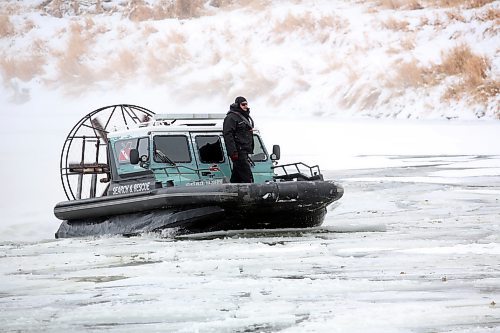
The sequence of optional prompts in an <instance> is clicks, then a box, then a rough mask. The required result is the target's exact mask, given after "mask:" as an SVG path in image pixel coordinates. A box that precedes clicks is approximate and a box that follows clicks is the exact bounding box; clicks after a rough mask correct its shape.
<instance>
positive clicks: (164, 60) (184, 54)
mask: <svg viewBox="0 0 500 333" xmlns="http://www.w3.org/2000/svg"><path fill="white" fill-rule="evenodd" d="M189 59H191V55H190V53H189V51H188V50H187V49H186V48H185V46H184V45H183V44H178V45H171V46H170V47H169V48H165V49H160V50H156V52H150V53H149V54H148V55H147V56H146V62H145V65H146V70H147V74H148V76H149V77H150V78H151V79H152V80H154V81H156V82H162V81H163V80H165V78H166V76H167V74H168V73H169V72H170V71H172V70H173V69H174V68H178V67H181V66H182V65H184V64H185V63H186V62H187V61H189Z"/></svg>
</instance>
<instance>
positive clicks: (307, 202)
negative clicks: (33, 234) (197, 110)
mask: <svg viewBox="0 0 500 333" xmlns="http://www.w3.org/2000/svg"><path fill="white" fill-rule="evenodd" d="M224 116H225V115H224V114H155V113H154V112H152V111H150V110H148V109H146V108H143V107H140V106H135V105H128V104H119V105H111V106H106V107H103V108H100V109H97V110H94V111H92V112H90V113H88V114H87V115H86V116H84V117H83V118H82V119H80V121H79V122H78V123H76V125H75V126H74V127H73V128H72V129H71V131H70V132H69V134H68V135H67V137H66V140H65V141H64V145H63V148H62V151H61V159H60V175H61V182H62V187H63V190H64V193H65V194H66V197H67V200H66V201H63V202H60V203H58V204H56V206H55V207H54V214H55V216H56V217H57V218H58V219H60V220H62V223H61V225H60V227H59V229H58V231H57V232H56V238H66V237H86V236H100V235H107V234H119V235H136V234H141V233H146V232H159V231H160V232H161V231H163V230H166V229H171V228H175V230H176V231H177V232H179V233H200V232H213V231H222V230H244V229H252V230H254V229H278V228H309V227H317V226H320V225H321V224H322V223H323V220H324V217H325V214H326V212H327V209H326V208H327V206H328V205H330V204H331V203H332V202H334V201H336V200H338V199H340V198H341V197H342V195H343V192H344V190H343V188H342V186H341V185H339V184H338V183H336V182H334V181H330V180H324V179H323V174H322V173H321V171H320V168H319V166H317V165H315V166H309V165H306V164H305V163H302V162H297V163H291V164H281V165H280V164H278V160H279V159H280V146H279V145H274V146H273V147H272V151H268V150H267V148H266V146H265V145H264V142H263V140H262V138H261V135H260V132H259V131H258V130H255V131H254V133H253V138H254V145H255V150H254V154H252V155H251V156H250V162H251V165H252V173H253V177H254V183H245V184H234V183H230V182H229V178H230V175H231V168H232V163H231V160H230V159H229V158H228V157H227V152H226V150H225V145H224V138H223V136H222V122H223V119H224Z"/></svg>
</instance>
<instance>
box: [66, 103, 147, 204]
mask: <svg viewBox="0 0 500 333" xmlns="http://www.w3.org/2000/svg"><path fill="white" fill-rule="evenodd" d="M153 115H154V112H152V111H150V110H148V109H146V108H143V107H140V106H135V105H129V104H118V105H111V106H106V107H103V108H100V109H97V110H94V111H92V112H90V113H89V114H87V115H86V116H84V117H83V118H82V119H80V121H79V122H78V123H77V124H76V125H75V126H74V127H73V128H72V129H71V131H70V132H69V134H68V136H67V137H66V140H65V141H64V145H63V148H62V150H61V160H60V174H61V182H62V185H63V189H64V193H65V194H66V197H67V198H68V200H77V199H86V198H95V197H100V196H103V195H104V194H105V193H106V192H107V188H108V186H109V181H110V179H111V173H110V167H109V162H108V156H109V155H108V133H109V132H110V130H115V129H118V128H126V129H129V128H130V126H132V125H134V126H135V125H136V124H138V123H142V122H147V121H149V120H150V119H151V118H152V117H153Z"/></svg>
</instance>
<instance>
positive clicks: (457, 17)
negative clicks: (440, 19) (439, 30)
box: [446, 9, 465, 22]
mask: <svg viewBox="0 0 500 333" xmlns="http://www.w3.org/2000/svg"><path fill="white" fill-rule="evenodd" d="M446 16H448V19H449V20H450V21H459V22H465V18H464V17H463V15H462V14H461V13H460V11H459V10H458V9H453V10H450V11H447V12H446Z"/></svg>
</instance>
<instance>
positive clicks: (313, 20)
mask: <svg viewBox="0 0 500 333" xmlns="http://www.w3.org/2000/svg"><path fill="white" fill-rule="evenodd" d="M346 25H347V22H346V21H345V20H342V19H340V18H339V17H336V16H331V15H323V16H321V17H315V16H314V15H312V14H311V12H306V13H304V14H302V15H295V14H292V13H288V14H287V15H286V16H285V18H284V19H283V20H281V21H276V22H275V23H274V27H273V31H274V32H275V33H277V34H287V33H291V32H296V31H304V32H306V33H311V34H312V33H315V32H317V31H318V30H340V29H341V28H342V27H343V26H346ZM320 39H324V36H320Z"/></svg>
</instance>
